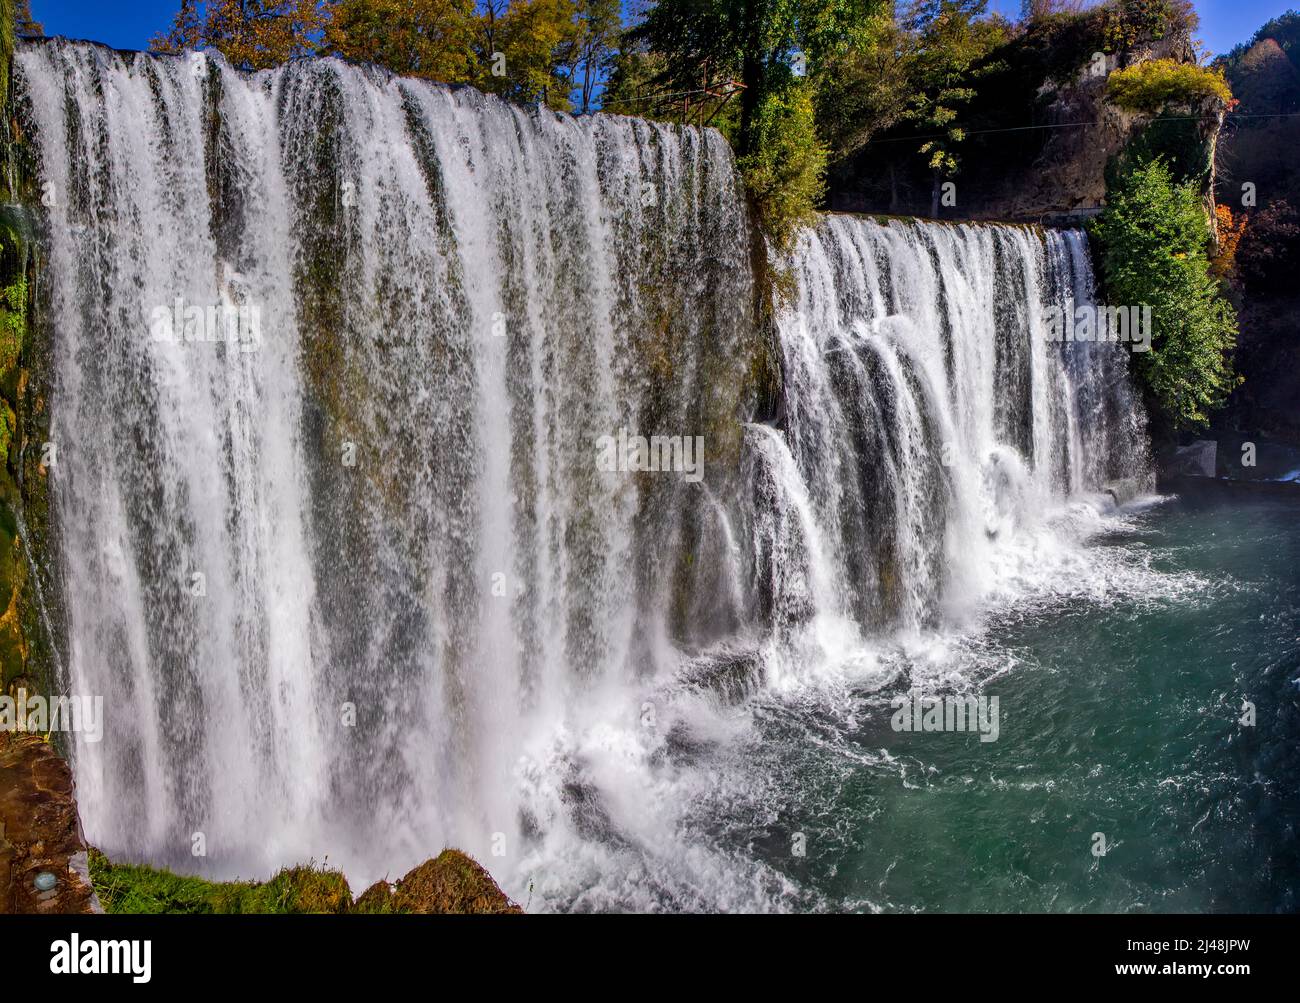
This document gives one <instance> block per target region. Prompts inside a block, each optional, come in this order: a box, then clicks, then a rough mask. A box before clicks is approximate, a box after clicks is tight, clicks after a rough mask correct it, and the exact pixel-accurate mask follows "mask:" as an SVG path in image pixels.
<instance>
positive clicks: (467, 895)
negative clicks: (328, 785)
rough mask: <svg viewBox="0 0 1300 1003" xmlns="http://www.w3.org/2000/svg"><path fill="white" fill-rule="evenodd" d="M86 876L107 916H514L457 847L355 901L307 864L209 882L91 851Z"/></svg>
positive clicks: (324, 871) (341, 883)
mask: <svg viewBox="0 0 1300 1003" xmlns="http://www.w3.org/2000/svg"><path fill="white" fill-rule="evenodd" d="M90 878H91V882H92V883H93V884H94V886H95V892H96V893H97V894H98V895H99V901H100V903H101V904H102V905H103V906H104V911H105V912H110V913H191V914H193V913H209V914H236V913H239V914H248V913H293V914H303V913H319V914H324V913H329V914H336V915H337V914H342V913H358V914H368V915H375V914H381V913H517V912H520V911H521V910H520V909H519V907H518V906H517V905H515V904H514V903H513V902H511V901H510V900H509V899H508V898H506V896H505V895H504V894H503V893H502V892H501V889H500V888H498V887H497V885H496V882H495V881H493V880H492V876H491V875H490V874H488V872H487V871H485V870H484V869H483V868H482V867H480V866H479V865H478V864H477V863H475V862H474V861H473V860H472V859H470V858H469V857H467V856H466V855H465V854H463V853H461V852H460V851H459V850H443V851H442V853H440V854H439V855H438V856H437V857H436V858H435V859H433V860H426V861H425V862H424V863H423V864H421V865H420V866H419V867H417V868H415V869H414V870H412V871H411V872H410V873H409V874H407V875H406V876H405V877H404V878H402V880H401V881H399V882H397V883H396V884H395V885H389V884H388V883H387V882H385V881H380V882H377V883H376V884H374V885H373V886H371V887H370V888H369V889H367V890H366V892H365V893H364V894H363V895H361V897H360V898H358V899H357V900H356V902H355V903H354V902H353V901H352V893H351V891H350V890H349V889H348V883H347V880H346V879H345V878H344V877H343V874H342V873H341V872H339V871H335V870H332V869H330V868H328V867H325V866H323V865H322V866H318V865H317V864H315V863H310V864H308V865H306V866H304V867H289V868H285V869H284V870H282V871H280V873H279V874H277V875H276V876H275V877H273V878H272V879H271V880H270V881H264V882H263V881H208V880H206V879H205V878H195V877H186V876H183V875H179V874H173V873H172V872H171V871H168V870H165V869H162V868H154V867H145V866H141V865H138V864H115V863H113V862H112V861H110V860H109V859H108V858H107V857H106V856H104V855H103V854H102V853H100V852H99V851H98V850H91V851H90Z"/></svg>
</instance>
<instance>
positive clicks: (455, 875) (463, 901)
mask: <svg viewBox="0 0 1300 1003" xmlns="http://www.w3.org/2000/svg"><path fill="white" fill-rule="evenodd" d="M372 891H375V888H373V887H372V888H371V889H368V890H367V892H366V893H365V895H362V899H363V900H364V899H365V898H366V895H369V894H370V893H371V892H372ZM381 896H382V893H379V892H376V894H375V898H374V899H373V900H372V901H375V902H377V901H380V900H381ZM385 901H386V903H387V905H388V908H387V909H386V910H383V911H387V912H407V913H522V912H523V910H522V909H520V908H519V906H517V905H515V904H514V903H513V902H511V901H510V899H508V898H507V897H506V895H505V893H504V892H503V891H502V890H501V889H500V888H499V887H497V883H496V882H495V881H493V880H492V875H490V874H489V873H488V872H487V871H486V870H485V869H484V868H483V867H482V866H480V865H479V864H478V863H477V862H476V861H474V860H472V859H470V858H469V857H468V856H466V855H465V854H464V853H461V851H460V850H443V851H442V852H441V853H440V854H438V856H437V857H435V858H434V859H433V860H426V861H425V862H424V863H423V864H421V865H420V866H419V867H416V868H415V869H414V870H412V871H410V872H409V873H408V874H407V875H406V877H404V878H402V880H401V881H399V882H397V885H396V887H395V888H393V889H392V890H391V897H390V898H389V899H388V900H385Z"/></svg>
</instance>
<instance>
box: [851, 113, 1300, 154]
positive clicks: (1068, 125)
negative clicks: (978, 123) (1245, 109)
mask: <svg viewBox="0 0 1300 1003" xmlns="http://www.w3.org/2000/svg"><path fill="white" fill-rule="evenodd" d="M1297 115H1300V111H1285V112H1282V111H1280V112H1259V113H1256V114H1245V113H1243V114H1233V113H1229V115H1228V117H1229V118H1232V119H1238V118H1295V117H1296V116H1297ZM1201 120H1202V116H1200V115H1160V116H1157V117H1155V118H1151V119H1147V121H1148V122H1199V121H1201ZM1101 124H1102V123H1101V121H1100V120H1098V121H1094V122H1056V123H1050V124H1046V125H1012V126H1006V127H1005V128H1001V129H966V130H963V131H964V133H965V135H967V136H987V135H991V134H993V133H1001V132H1029V131H1031V130H1033V129H1081V128H1087V127H1088V126H1099V125H1101ZM947 138H948V133H946V132H936V133H933V134H931V135H928V136H889V137H886V138H885V139H869V140H867V142H866V145H867V146H870V145H871V144H873V143H915V142H916V141H917V140H920V139H947Z"/></svg>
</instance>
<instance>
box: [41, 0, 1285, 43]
mask: <svg viewBox="0 0 1300 1003" xmlns="http://www.w3.org/2000/svg"><path fill="white" fill-rule="evenodd" d="M992 4H993V7H994V8H995V9H997V10H1000V11H1002V12H1003V13H1005V14H1011V15H1015V14H1017V13H1018V12H1019V10H1020V0H992ZM179 6H180V3H179V0H126V2H120V0H119V2H114V0H107V2H106V0H32V13H33V16H34V17H35V18H36V20H38V21H40V22H42V23H43V24H44V25H45V32H46V34H49V35H67V36H68V37H70V38H90V39H94V40H95V41H97V42H107V43H108V44H109V45H112V46H115V47H117V48H119V49H143V48H145V47H147V46H148V44H149V39H150V38H151V37H153V35H154V34H156V33H157V32H160V31H163V30H164V29H166V27H167V26H168V25H169V24H170V23H171V19H172V14H173V13H175V11H176V8H177V7H179ZM1292 6H1300V0H1196V9H1197V10H1198V11H1199V12H1200V15H1201V32H1200V37H1201V39H1202V41H1204V42H1205V44H1206V46H1207V47H1208V48H1209V49H1210V50H1211V51H1212V52H1215V53H1219V52H1227V51H1228V50H1229V49H1231V48H1232V47H1233V46H1234V45H1236V44H1237V43H1238V42H1244V41H1245V40H1246V39H1248V38H1249V37H1250V36H1251V35H1253V34H1254V33H1255V29H1256V28H1258V27H1259V26H1260V25H1261V24H1263V23H1264V22H1265V21H1267V20H1269V18H1272V17H1276V16H1277V15H1278V14H1281V13H1282V12H1283V11H1285V10H1287V9H1288V8H1289V7H1292Z"/></svg>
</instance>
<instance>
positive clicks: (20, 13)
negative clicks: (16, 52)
mask: <svg viewBox="0 0 1300 1003" xmlns="http://www.w3.org/2000/svg"><path fill="white" fill-rule="evenodd" d="M14 27H15V29H16V33H17V35H18V37H19V38H40V37H42V36H43V35H44V34H45V28H44V27H42V26H41V24H40V22H39V21H36V20H34V19H33V18H32V0H17V3H15V4H14Z"/></svg>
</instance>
